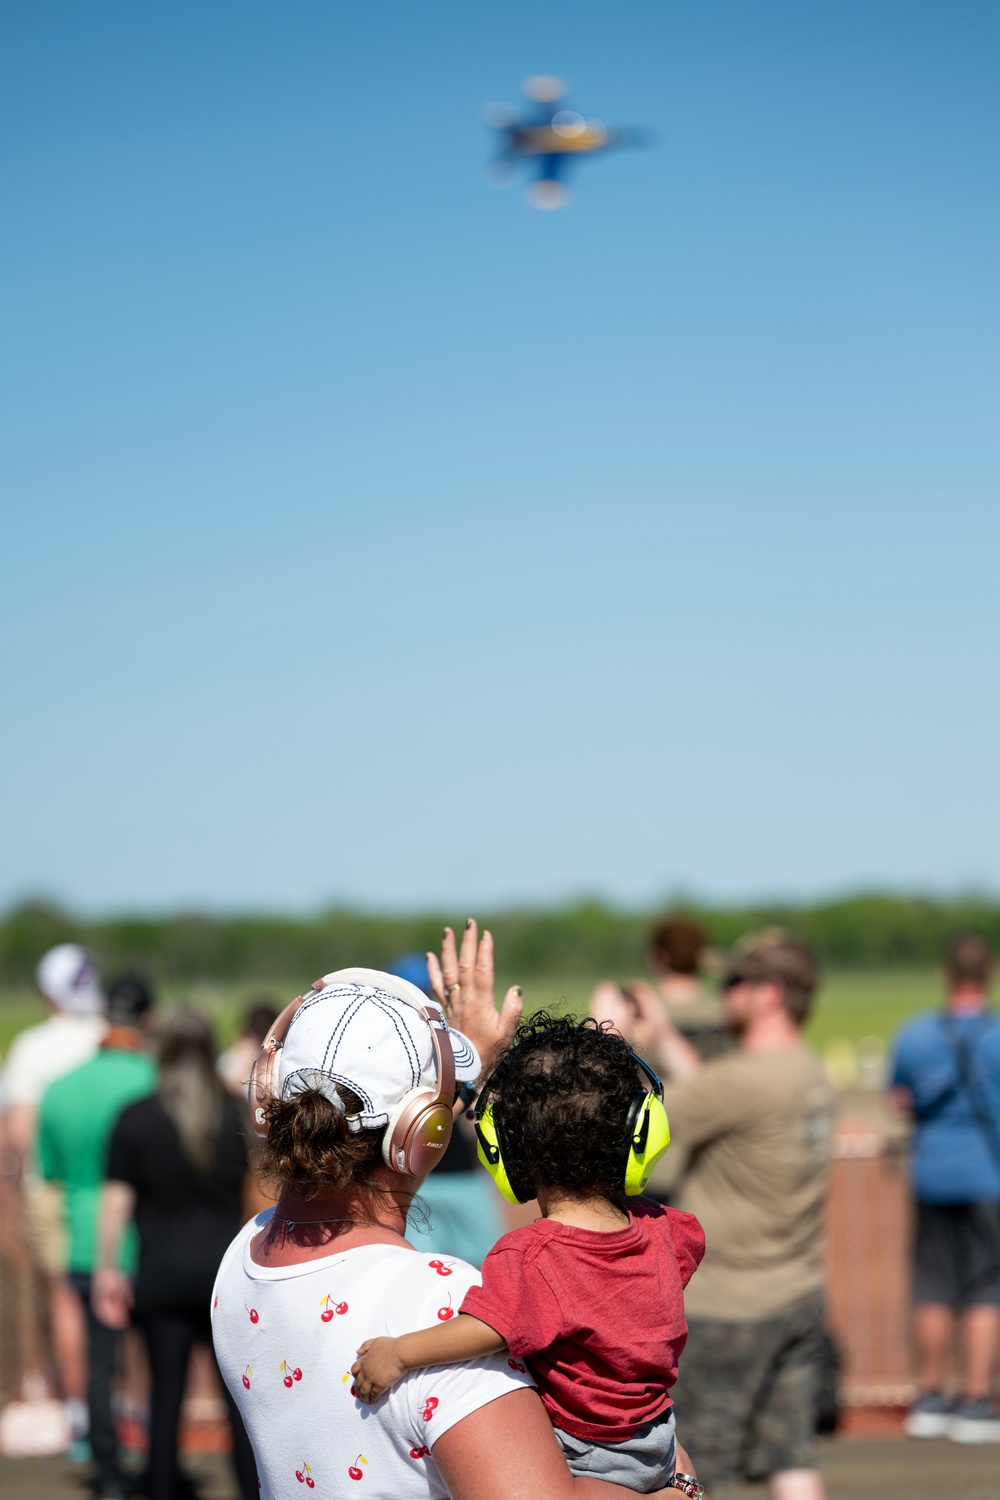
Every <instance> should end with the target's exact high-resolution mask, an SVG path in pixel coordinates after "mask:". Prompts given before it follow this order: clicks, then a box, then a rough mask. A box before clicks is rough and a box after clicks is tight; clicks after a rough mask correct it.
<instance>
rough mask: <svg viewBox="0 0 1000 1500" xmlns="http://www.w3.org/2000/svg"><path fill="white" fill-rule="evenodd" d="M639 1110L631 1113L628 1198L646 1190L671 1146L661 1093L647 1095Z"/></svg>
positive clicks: (627, 1172)
mask: <svg viewBox="0 0 1000 1500" xmlns="http://www.w3.org/2000/svg"><path fill="white" fill-rule="evenodd" d="M637 1105H638V1107H637V1108H633V1109H632V1110H631V1111H630V1112H629V1132H628V1160H627V1162H626V1164H625V1195H626V1197H628V1198H637V1197H638V1196H639V1194H640V1193H641V1192H644V1191H645V1188H646V1184H647V1183H648V1181H649V1179H650V1177H651V1176H652V1173H653V1168H654V1167H655V1166H656V1163H657V1162H658V1161H659V1160H660V1157H661V1156H662V1155H663V1153H664V1152H665V1151H666V1149H667V1147H668V1146H669V1145H670V1123H669V1121H668V1120H667V1112H666V1110H665V1109H664V1108H663V1100H662V1099H661V1098H660V1097H659V1095H658V1094H654V1093H644V1094H643V1095H642V1096H641V1098H640V1099H639V1100H637Z"/></svg>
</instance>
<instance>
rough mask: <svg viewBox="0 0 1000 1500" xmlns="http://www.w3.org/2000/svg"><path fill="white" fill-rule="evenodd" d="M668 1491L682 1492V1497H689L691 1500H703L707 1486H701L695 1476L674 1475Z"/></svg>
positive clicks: (669, 1482)
mask: <svg viewBox="0 0 1000 1500" xmlns="http://www.w3.org/2000/svg"><path fill="white" fill-rule="evenodd" d="M667 1489H668V1490H671V1489H673V1490H680V1492H681V1494H682V1495H689V1496H690V1500H703V1497H704V1494H705V1486H704V1485H703V1484H699V1483H698V1481H697V1479H695V1477H694V1475H693V1474H674V1475H673V1476H672V1477H671V1478H670V1480H669V1481H668V1483H667Z"/></svg>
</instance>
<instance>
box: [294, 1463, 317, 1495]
mask: <svg viewBox="0 0 1000 1500" xmlns="http://www.w3.org/2000/svg"><path fill="white" fill-rule="evenodd" d="M295 1477H296V1479H297V1480H298V1481H299V1484H304V1485H305V1486H306V1488H307V1489H310V1490H314V1489H315V1488H316V1481H315V1479H314V1478H313V1477H312V1469H310V1467H309V1465H308V1464H303V1465H302V1467H301V1469H296V1470H295Z"/></svg>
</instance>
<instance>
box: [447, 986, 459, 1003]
mask: <svg viewBox="0 0 1000 1500" xmlns="http://www.w3.org/2000/svg"><path fill="white" fill-rule="evenodd" d="M461 988H462V986H461V985H460V984H449V985H447V986H446V987H445V994H446V995H447V996H448V999H449V1000H450V999H451V997H452V995H457V994H458V992H459V990H460V989H461Z"/></svg>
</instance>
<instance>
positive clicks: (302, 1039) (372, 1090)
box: [275, 969, 481, 1130]
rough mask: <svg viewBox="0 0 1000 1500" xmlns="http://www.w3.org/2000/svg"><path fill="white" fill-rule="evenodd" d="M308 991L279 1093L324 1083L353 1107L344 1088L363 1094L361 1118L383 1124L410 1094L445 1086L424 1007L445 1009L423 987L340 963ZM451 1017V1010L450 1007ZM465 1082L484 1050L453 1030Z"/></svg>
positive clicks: (281, 1065)
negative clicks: (438, 1074)
mask: <svg viewBox="0 0 1000 1500" xmlns="http://www.w3.org/2000/svg"><path fill="white" fill-rule="evenodd" d="M322 983H323V988H322V989H320V990H317V991H315V992H310V993H307V995H306V998H305V1000H304V1001H303V1002H302V1004H301V1005H300V1006H299V1008H298V1010H297V1011H296V1012H295V1014H294V1016H293V1017H292V1020H291V1024H290V1025H289V1027H288V1031H287V1033H286V1035H285V1039H284V1044H283V1046H282V1048H281V1051H280V1052H279V1053H278V1058H277V1077H276V1079H275V1092H276V1094H277V1095H278V1097H279V1098H281V1099H291V1098H294V1096H295V1095H296V1094H301V1093H302V1092H303V1091H304V1090H305V1089H317V1090H318V1091H319V1093H321V1094H322V1095H323V1096H324V1097H325V1098H327V1099H329V1100H330V1102H331V1103H332V1104H335V1105H336V1106H337V1107H338V1108H339V1109H343V1110H344V1112H345V1113H350V1111H348V1110H347V1109H346V1107H345V1104H344V1101H343V1099H342V1098H341V1095H340V1094H339V1092H338V1086H343V1087H344V1088H348V1089H350V1090H352V1092H353V1093H355V1094H356V1095H357V1097H358V1098H359V1099H360V1100H361V1105H362V1108H361V1113H360V1116H355V1118H356V1119H359V1123H360V1124H361V1125H362V1126H365V1127H367V1128H369V1129H373V1130H374V1129H378V1127H379V1126H382V1125H385V1124H386V1123H387V1122H388V1119H389V1116H390V1114H391V1113H392V1111H393V1110H394V1109H395V1108H396V1106H397V1105H398V1104H399V1102H400V1100H401V1099H402V1098H403V1097H404V1095H406V1094H408V1093H410V1091H411V1090H413V1089H420V1088H428V1089H433V1088H434V1087H435V1085H436V1084H437V1077H436V1069H435V1064H434V1045H433V1042H432V1040H431V1031H430V1027H429V1025H428V1023H427V1021H426V1020H425V1019H424V1016H423V1015H422V1014H421V1011H422V1010H426V1009H427V1008H428V1007H431V1008H433V1009H435V1010H440V1006H439V1005H438V1003H437V1001H436V1000H429V999H428V998H427V996H426V995H425V994H424V993H423V991H422V990H419V989H417V987H416V985H414V984H410V983H409V981H408V980H406V979H400V978H398V977H397V976H396V975H395V974H384V973H382V971H381V970H379V969H338V970H336V971H335V972H334V973H332V974H324V976H323V981H322ZM442 1017H443V1012H442ZM445 1029H446V1030H447V1031H448V1034H449V1036H450V1038H451V1046H452V1050H453V1052H454V1054H455V1078H456V1081H457V1082H458V1083H474V1082H475V1081H476V1079H477V1078H478V1077H479V1075H480V1072H481V1064H480V1060H479V1053H478V1052H477V1051H476V1049H475V1047H474V1046H473V1045H472V1043H471V1042H470V1041H469V1038H468V1037H467V1036H464V1035H463V1033H462V1032H460V1031H456V1030H455V1028H454V1027H453V1026H446V1028H445Z"/></svg>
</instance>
